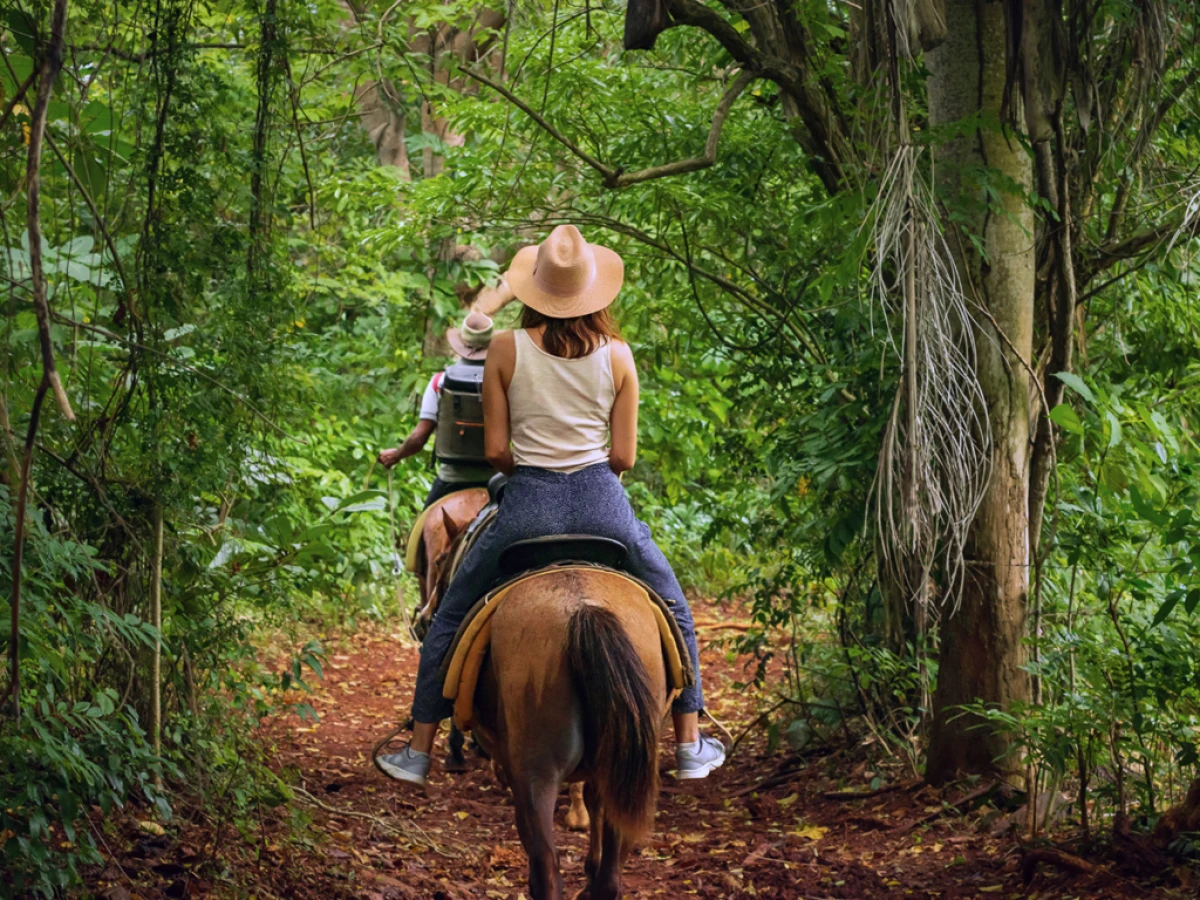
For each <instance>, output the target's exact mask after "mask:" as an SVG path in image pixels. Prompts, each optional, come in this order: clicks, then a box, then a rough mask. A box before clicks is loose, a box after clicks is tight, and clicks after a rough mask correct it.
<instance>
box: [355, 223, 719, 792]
mask: <svg viewBox="0 0 1200 900" xmlns="http://www.w3.org/2000/svg"><path fill="white" fill-rule="evenodd" d="M623 277H624V264H623V263H622V261H621V257H620V256H618V255H617V254H616V253H615V252H614V251H612V250H610V249H608V248H606V247H601V246H599V245H595V244H588V243H587V242H585V241H584V239H583V236H582V235H581V234H580V233H579V231H578V229H576V228H575V227H574V226H573V225H560V226H559V227H558V228H555V229H554V231H553V232H551V234H550V236H549V237H548V238H547V239H546V240H545V241H544V242H543V243H542V244H540V245H539V246H537V247H527V248H525V249H524V250H522V251H520V252H519V253H518V254H517V256H516V258H515V259H514V260H513V264H512V267H511V268H510V269H509V271H508V273H507V275H506V279H507V282H508V286H509V288H510V289H511V290H512V292H513V293H514V294H515V295H516V298H517V299H518V300H520V301H521V302H522V303H523V304H524V305H525V309H524V313H523V315H522V322H521V324H522V325H523V326H524V327H523V328H522V329H520V330H517V331H512V332H500V333H498V334H496V335H495V337H494V338H493V339H492V343H491V347H490V350H489V353H488V358H487V363H486V365H485V368H484V376H483V406H484V442H485V445H486V450H487V457H488V461H489V462H491V463H492V464H493V465H494V466H495V467H496V468H497V469H499V470H500V471H501V472H504V473H505V474H506V475H508V476H510V477H509V481H508V486H507V488H506V490H505V495H504V502H503V503H502V504H501V506H500V510H499V513H498V515H497V518H496V521H495V523H494V524H493V526H492V528H491V529H490V530H489V531H488V532H487V533H486V534H484V535H483V536H482V537H481V538H480V540H479V541H478V543H477V544H476V545H475V546H474V547H473V548H472V549H471V550H470V552H469V553H468V554H467V556H466V558H465V559H464V560H463V563H462V565H461V567H460V568H459V570H458V572H457V573H456V575H455V576H454V579H453V580H452V581H451V583H450V585H449V587H448V588H447V590H446V593H445V596H444V597H442V599H441V602H440V604H439V607H438V611H437V615H436V616H435V617H434V619H433V622H432V624H431V626H430V630H429V634H428V635H427V636H426V638H425V642H424V644H423V645H422V647H421V663H420V667H419V669H418V672H417V685H416V691H415V693H416V696H415V699H414V701H413V707H412V714H413V720H414V723H415V724H414V727H413V737H412V740H411V742H410V743H409V746H408V747H406V748H405V749H404V750H402V751H400V752H399V753H394V754H391V755H388V756H384V757H381V758H380V759H379V760H378V762H379V765H380V768H381V769H383V771H385V772H386V773H387V774H389V775H390V776H391V777H393V778H395V779H398V780H400V781H406V782H410V783H413V784H418V785H424V784H425V780H426V776H427V775H428V772H429V764H430V756H429V754H430V752H431V751H432V749H433V742H434V738H435V737H436V735H437V730H438V726H439V724H440V723H441V721H442V719H445V718H448V717H449V716H450V714H451V713H452V711H453V703H452V702H451V701H449V700H446V699H445V698H443V696H442V684H441V680H440V679H439V669H440V667H441V664H442V660H443V657H444V656H445V654H446V653H447V651H448V650H449V648H450V645H451V643H452V642H453V640H454V635H455V632H456V631H457V630H458V627H459V625H460V624H461V623H462V620H463V618H464V617H465V616H466V614H467V613H468V612H469V611H470V609H471V607H472V606H473V605H474V604H475V602H476V601H477V600H478V599H479V598H480V597H481V596H482V595H483V594H484V593H485V592H486V591H487V590H488V589H489V588H490V587H492V586H493V584H494V583H495V581H496V579H497V577H498V575H499V569H498V561H499V557H500V553H501V551H502V550H504V548H505V547H507V546H509V545H510V544H512V543H514V542H516V541H520V540H526V539H529V538H536V537H546V536H550V535H556V534H590V535H595V536H597V537H604V538H611V539H614V540H617V541H621V542H622V543H624V544H625V545H626V547H627V548H628V551H629V552H628V557H627V560H626V562H625V566H624V568H625V569H626V571H628V572H629V573H630V574H631V575H633V576H634V577H636V578H639V579H641V580H642V581H644V582H645V583H647V584H648V585H650V587H652V588H653V589H654V590H655V591H656V592H657V593H658V594H659V596H661V597H662V598H663V599H664V600H666V601H668V603H669V604H670V605H671V609H672V611H673V612H674V614H675V618H676V621H677V622H678V624H679V628H680V631H681V632H682V633H683V636H684V639H685V641H686V642H687V645H688V651H689V653H690V655H691V660H692V670H693V671H694V673H695V680H694V684H693V686H691V687H689V688H686V689H684V690H683V692H682V693H681V694H680V696H679V697H677V698H676V700H675V702H674V704H673V707H672V713H673V719H674V725H675V737H676V751H675V755H676V778H680V779H694V778H704V777H706V776H707V775H708V774H709V773H710V772H712V771H713V770H714V769H716V768H717V767H718V766H720V765H721V764H722V763H723V762H724V761H725V750H724V747H723V746H722V745H721V743H720V742H719V741H717V740H714V739H713V738H710V737H707V736H705V735H702V734H701V733H700V729H699V712H700V710H701V709H703V706H704V702H703V695H702V693H701V688H700V659H699V653H698V651H697V648H696V635H695V629H694V626H693V623H692V614H691V610H690V609H689V607H688V604H687V600H686V599H685V598H684V596H683V590H682V588H680V586H679V582H678V580H677V579H676V578H675V574H674V572H672V570H671V566H670V564H669V563H668V562H667V560H666V557H664V556H663V554H662V551H661V550H659V548H658V547H657V545H656V544H655V543H654V541H653V539H652V538H651V537H650V529H649V528H648V527H647V526H646V525H645V524H644V523H643V522H641V521H639V520H638V519H637V517H636V516H635V515H634V513H633V510H632V508H631V507H630V505H629V500H628V498H627V497H626V495H625V490H624V488H623V487H622V486H621V483H620V481H619V480H618V477H617V476H618V475H619V474H620V473H621V472H624V471H626V470H628V469H630V468H632V466H633V464H634V460H635V458H636V456H637V416H638V376H637V369H636V367H635V366H634V361H633V354H632V352H631V351H630V348H629V345H628V344H626V343H625V342H624V341H622V340H621V339H620V337H619V335H618V332H617V328H616V325H615V323H614V321H613V319H612V317H611V315H610V314H609V312H608V309H607V308H608V306H609V304H610V303H612V301H613V300H614V299H615V298H616V296H617V293H618V292H619V291H620V288H621V283H622V280H623Z"/></svg>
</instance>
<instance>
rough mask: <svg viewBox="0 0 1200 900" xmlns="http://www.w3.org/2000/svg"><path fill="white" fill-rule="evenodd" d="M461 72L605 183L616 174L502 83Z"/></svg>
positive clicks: (471, 72) (616, 174)
mask: <svg viewBox="0 0 1200 900" xmlns="http://www.w3.org/2000/svg"><path fill="white" fill-rule="evenodd" d="M463 73H464V74H465V75H466V76H467V77H468V78H474V79H475V80H476V81H478V82H479V83H480V84H483V85H486V86H487V87H490V88H491V89H492V90H493V91H495V92H496V93H497V94H499V95H500V96H501V97H503V98H504V99H505V100H507V101H508V102H509V103H511V104H512V105H513V106H515V107H517V109H519V110H521V112H523V113H525V115H527V116H529V118H531V119H533V121H535V122H536V123H537V124H538V125H540V126H541V127H542V130H544V131H545V132H546V134H548V135H550V137H552V138H554V139H555V140H556V141H558V142H559V143H560V144H562V145H563V146H564V147H566V148H567V149H568V150H570V151H571V153H573V154H574V155H575V156H577V157H578V158H579V159H581V160H582V161H583V162H585V163H587V164H588V165H589V166H591V167H592V168H593V169H595V170H596V171H597V172H599V173H600V175H601V177H602V178H603V179H604V182H605V184H607V183H609V182H610V181H612V180H613V179H615V178H616V177H617V176H618V174H619V173H618V172H617V170H616V169H612V168H610V167H608V166H606V165H605V164H604V163H602V162H600V160H598V159H596V157H594V156H592V155H591V154H590V153H588V152H587V151H585V150H584V149H582V148H581V147H579V146H578V145H577V144H575V143H574V142H572V141H571V140H570V139H569V138H568V137H566V136H565V135H564V134H563V133H562V132H561V131H559V130H558V129H557V128H555V127H554V126H553V125H551V124H550V123H549V122H547V121H546V119H545V118H544V117H543V116H542V115H541V114H540V113H538V112H537V110H535V109H534V108H533V107H531V106H530V105H529V104H528V103H526V102H525V101H524V100H522V99H521V98H520V97H518V96H517V95H516V94H514V93H513V92H512V91H510V90H509V89H508V88H506V87H505V86H504V85H502V84H498V83H496V82H495V81H492V79H490V78H488V77H487V76H486V75H480V74H479V73H478V72H473V71H471V70H470V69H467V68H464V69H463Z"/></svg>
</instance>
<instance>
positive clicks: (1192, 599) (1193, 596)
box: [1183, 588, 1200, 616]
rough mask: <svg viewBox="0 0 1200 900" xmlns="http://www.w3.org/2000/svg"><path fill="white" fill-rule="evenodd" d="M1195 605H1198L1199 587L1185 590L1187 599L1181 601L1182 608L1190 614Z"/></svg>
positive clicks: (1199, 598)
mask: <svg viewBox="0 0 1200 900" xmlns="http://www.w3.org/2000/svg"><path fill="white" fill-rule="evenodd" d="M1197 606H1200V588H1192V589H1191V590H1190V591H1188V592H1187V599H1186V600H1184V601H1183V609H1184V611H1185V612H1186V613H1187V614H1188V615H1189V616H1190V615H1191V614H1192V613H1194V612H1195V611H1196V607H1197Z"/></svg>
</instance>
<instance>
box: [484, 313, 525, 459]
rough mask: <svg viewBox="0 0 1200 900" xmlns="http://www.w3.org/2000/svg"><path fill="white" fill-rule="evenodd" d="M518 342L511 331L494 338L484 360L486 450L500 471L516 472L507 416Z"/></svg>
mask: <svg viewBox="0 0 1200 900" xmlns="http://www.w3.org/2000/svg"><path fill="white" fill-rule="evenodd" d="M516 361H517V345H516V343H515V342H514V341H513V334H512V332H511V331H501V332H500V333H499V334H497V335H496V336H495V337H494V338H492V343H491V346H490V347H489V348H488V356H487V362H486V363H484V364H483V452H484V455H485V456H486V457H487V461H488V462H490V463H491V464H492V465H493V466H495V468H496V469H497V471H500V472H503V473H504V474H505V475H511V474H512V473H513V465H514V464H513V455H512V449H511V447H510V443H511V439H512V433H511V430H510V426H509V418H508V385H509V384H510V383H512V376H513V370H514V369H515V368H516Z"/></svg>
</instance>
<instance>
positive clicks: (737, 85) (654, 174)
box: [463, 69, 758, 190]
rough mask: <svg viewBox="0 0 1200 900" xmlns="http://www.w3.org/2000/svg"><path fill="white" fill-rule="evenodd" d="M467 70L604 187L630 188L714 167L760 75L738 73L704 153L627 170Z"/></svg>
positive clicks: (719, 107) (720, 105)
mask: <svg viewBox="0 0 1200 900" xmlns="http://www.w3.org/2000/svg"><path fill="white" fill-rule="evenodd" d="M463 71H464V72H465V73H466V74H467V75H468V76H470V77H471V78H474V79H475V80H476V81H478V82H480V83H481V84H485V85H487V86H488V87H490V88H491V89H492V90H494V91H496V92H497V93H498V94H500V95H502V96H503V97H504V98H505V99H506V100H508V101H509V102H510V103H512V104H513V105H514V106H517V107H518V108H519V109H520V110H521V111H522V112H524V113H525V114H526V115H527V116H529V117H530V118H531V119H533V120H534V121H535V122H536V123H537V124H538V125H540V126H541V127H542V128H543V129H544V130H545V131H546V133H547V134H549V135H550V136H551V137H552V138H554V139H555V140H556V141H558V142H559V143H560V144H562V145H563V146H564V147H566V148H567V149H568V150H570V151H571V153H572V154H574V155H575V156H577V157H578V158H579V159H581V160H582V161H583V162H585V163H587V164H588V165H589V166H591V167H592V168H593V169H595V170H596V171H597V172H599V173H600V176H601V178H603V180H604V186H605V187H607V188H609V189H611V190H620V189H621V188H626V187H629V186H630V185H634V184H641V183H642V182H643V181H652V180H654V179H656V178H670V177H671V176H673V175H683V174H686V173H688V172H697V171H699V170H701V169H707V168H710V167H711V166H712V165H713V164H714V163H716V161H717V147H718V145H719V144H720V142H721V129H722V128H723V127H724V125H725V119H726V118H728V116H729V111H730V109H732V108H733V104H734V103H735V102H736V101H737V98H738V97H740V96H741V94H742V92H743V91H744V90H746V88H747V87H748V86H749V84H750V83H751V82H752V81H754V79H755V78H757V77H758V75H757V74H756V73H754V72H752V71H749V70H747V69H743V70H742V71H741V72H739V73H738V75H737V77H736V78H735V79H734V80H733V83H732V84H730V85H729V87H728V88H727V89H726V90H725V93H724V94H723V95H722V96H721V101H720V103H718V104H717V108H716V110H715V111H714V112H713V117H712V125H711V126H710V127H709V130H708V139H707V140H706V141H705V142H704V155H703V156H693V157H691V158H690V159H679V160H675V161H674V162H669V163H664V164H662V165H659V166H648V167H647V168H645V169H639V170H637V171H636V172H623V171H622V170H621V169H620V168H613V167H612V166H609V165H606V164H605V163H602V162H600V160H598V159H596V158H595V157H593V156H591V155H590V154H589V153H587V152H585V151H584V150H583V149H582V148H580V147H579V145H577V144H575V143H573V142H572V141H571V140H570V139H568V138H567V137H566V136H565V135H563V134H562V132H560V131H559V130H558V129H557V128H555V127H554V126H553V125H551V124H550V123H549V122H548V121H546V119H545V117H543V116H542V115H541V114H539V113H538V112H536V111H535V110H534V109H533V108H532V107H531V106H529V104H527V103H525V102H524V101H523V100H521V99H520V98H519V97H517V96H516V95H515V94H514V93H513V92H512V91H510V90H509V89H508V88H506V87H505V86H504V85H501V84H498V83H497V82H495V81H492V80H491V79H490V78H487V77H486V76H483V75H480V74H478V73H476V72H472V71H471V70H470V69H463Z"/></svg>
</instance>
